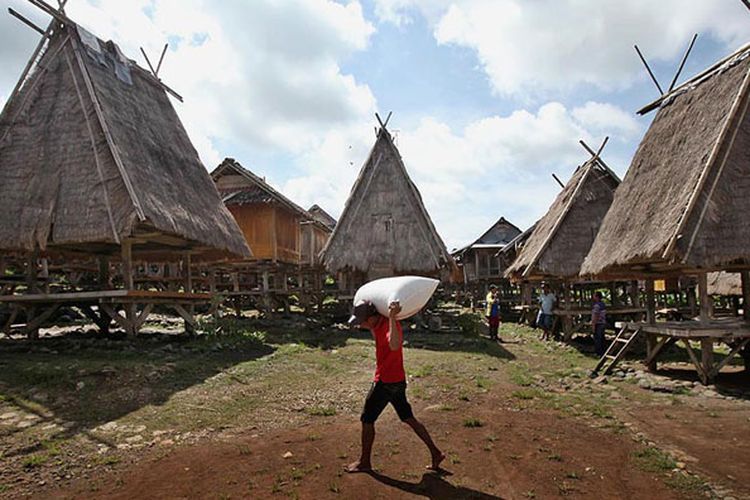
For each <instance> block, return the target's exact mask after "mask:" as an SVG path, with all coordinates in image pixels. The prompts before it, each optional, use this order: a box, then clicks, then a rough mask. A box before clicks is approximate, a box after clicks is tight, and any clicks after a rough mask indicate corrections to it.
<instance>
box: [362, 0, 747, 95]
mask: <svg viewBox="0 0 750 500" xmlns="http://www.w3.org/2000/svg"><path fill="white" fill-rule="evenodd" d="M376 5H377V6H378V8H377V9H376V12H380V19H381V21H389V22H394V23H399V22H404V20H408V19H409V18H410V17H412V16H415V15H424V16H425V17H426V18H427V19H428V21H431V22H432V23H433V26H434V36H435V39H436V40H437V42H438V43H441V44H451V45H456V46H461V47H466V48H469V49H471V50H473V51H475V53H476V55H477V58H478V59H479V61H480V64H481V66H482V67H483V68H484V71H485V72H486V73H487V75H488V77H489V79H490V82H491V83H492V86H493V89H494V90H495V92H496V93H498V94H501V95H513V96H519V95H521V96H528V95H538V94H539V93H543V92H546V91H550V90H552V91H562V92H565V91H570V90H571V89H572V88H574V87H575V86H577V85H592V86H595V87H598V88H601V89H605V90H616V89H622V88H625V87H627V86H629V85H630V84H632V82H633V81H635V79H636V78H642V77H643V70H642V68H641V66H640V62H639V61H638V59H637V58H636V57H635V56H634V53H633V44H634V43H638V44H639V46H641V47H642V48H643V49H644V50H645V51H646V52H647V54H648V56H649V57H650V59H651V60H652V61H670V60H672V59H674V58H675V57H677V56H678V55H679V54H680V52H681V51H683V50H684V49H685V46H686V44H687V41H688V40H689V38H690V36H691V35H692V34H693V33H701V34H702V35H703V36H710V37H711V38H713V39H714V40H716V41H718V42H719V43H722V44H724V45H726V46H727V47H729V48H735V47H736V46H738V45H739V44H741V43H742V42H744V41H745V40H747V39H748V37H749V36H750V24H748V23H747V12H746V11H745V9H744V7H743V6H742V5H741V4H740V2H726V1H725V0H663V1H659V2H653V1H650V0H630V1H628V2H620V1H615V0H537V1H534V2H527V1H522V0H454V1H452V2H449V3H447V4H444V5H443V9H442V11H441V12H440V14H438V15H435V13H434V8H433V9H432V10H430V11H427V10H425V6H424V3H423V2H418V1H416V0H376Z"/></svg>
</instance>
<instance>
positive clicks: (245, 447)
mask: <svg viewBox="0 0 750 500" xmlns="http://www.w3.org/2000/svg"><path fill="white" fill-rule="evenodd" d="M237 450H238V451H239V452H240V455H241V456H248V455H250V454H252V451H251V450H250V447H249V446H248V445H246V444H241V445H239V446H238V447H237Z"/></svg>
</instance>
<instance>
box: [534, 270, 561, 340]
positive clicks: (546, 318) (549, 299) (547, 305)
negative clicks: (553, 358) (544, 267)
mask: <svg viewBox="0 0 750 500" xmlns="http://www.w3.org/2000/svg"><path fill="white" fill-rule="evenodd" d="M555 302H557V297H555V294H554V293H552V292H551V291H550V288H549V285H548V284H546V283H544V284H542V293H541V294H540V295H539V305H540V308H539V317H538V318H537V325H536V326H538V327H539V328H541V329H542V336H541V339H542V340H547V339H549V338H550V337H551V336H552V325H553V322H554V319H555V318H554V316H553V315H552V311H553V310H554V309H555Z"/></svg>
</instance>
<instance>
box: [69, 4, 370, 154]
mask: <svg viewBox="0 0 750 500" xmlns="http://www.w3.org/2000/svg"><path fill="white" fill-rule="evenodd" d="M68 13H69V15H70V16H71V17H73V18H74V19H76V20H78V21H79V22H80V23H81V24H83V25H85V26H87V27H89V28H90V29H91V30H92V31H93V32H94V33H96V34H97V35H98V36H100V37H102V38H111V39H113V40H115V41H116V42H118V44H120V45H121V48H122V49H123V51H124V52H125V53H126V54H127V55H129V56H130V57H132V58H134V59H136V60H137V61H138V62H139V64H141V65H143V66H145V62H144V61H143V60H142V57H141V56H140V51H139V47H140V46H143V47H144V48H145V50H146V52H147V53H148V54H149V55H150V56H152V57H151V58H152V62H153V63H154V64H155V63H156V62H155V61H154V59H157V58H158V55H159V54H160V52H161V49H162V46H163V44H164V43H165V42H166V41H167V40H169V42H170V50H169V51H168V53H167V55H166V58H165V61H164V65H163V68H162V70H161V72H160V77H161V78H162V79H163V80H164V81H165V83H167V84H168V85H170V86H171V87H173V88H175V90H177V91H178V92H180V93H181V94H182V95H183V96H184V97H185V103H184V104H181V105H177V108H178V112H179V114H180V117H181V118H182V120H183V122H184V124H185V126H186V128H187V130H188V132H189V134H190V137H191V139H192V140H193V142H194V143H195V146H196V148H197V149H198V150H199V152H200V154H201V157H202V158H203V160H204V162H206V164H207V166H208V167H209V168H211V167H212V166H213V165H215V164H216V163H217V162H218V161H219V160H220V159H221V157H222V156H224V155H227V156H232V155H235V154H236V153H235V152H233V151H221V152H219V151H218V150H219V149H220V147H219V146H218V143H221V144H243V145H244V146H245V147H248V148H261V149H265V150H266V151H282V152H286V153H288V154H301V153H303V152H304V151H306V150H308V149H310V148H312V147H315V146H316V145H317V144H318V143H320V142H321V141H322V140H323V138H324V136H325V133H326V131H328V130H329V129H335V128H338V127H345V126H351V125H352V124H353V123H361V122H362V121H363V119H365V117H367V116H369V115H371V112H372V110H373V109H374V107H375V98H374V96H373V95H372V92H371V91H370V89H369V87H367V85H364V84H362V83H359V82H357V81H356V80H355V79H354V78H353V77H352V76H351V75H346V74H344V73H343V72H342V70H341V67H340V63H339V61H340V60H341V59H342V58H345V57H348V56H349V55H351V54H352V53H354V52H357V51H360V50H363V49H365V48H366V47H367V44H368V43H369V39H370V37H371V35H372V34H373V33H374V27H373V26H372V24H371V23H369V22H368V21H367V20H366V19H365V18H364V16H363V13H362V8H361V5H360V4H359V2H357V1H350V2H347V3H339V2H334V1H331V0H290V1H285V2H276V1H273V0H258V1H254V2H242V1H239V0H233V1H228V2H221V3H215V2H207V1H204V0H194V1H191V2H185V1H178V0H133V1H128V2H121V1H117V0H99V1H96V2H94V1H88V2H75V3H74V2H71V5H70V6H69V8H68ZM250 160H251V159H250Z"/></svg>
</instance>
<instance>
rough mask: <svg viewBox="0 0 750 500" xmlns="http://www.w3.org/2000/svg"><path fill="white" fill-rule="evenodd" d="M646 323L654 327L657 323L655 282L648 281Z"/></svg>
mask: <svg viewBox="0 0 750 500" xmlns="http://www.w3.org/2000/svg"><path fill="white" fill-rule="evenodd" d="M646 322H648V323H649V324H651V325H653V324H654V323H656V294H655V292H654V280H653V279H651V278H649V279H647V280H646Z"/></svg>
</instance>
